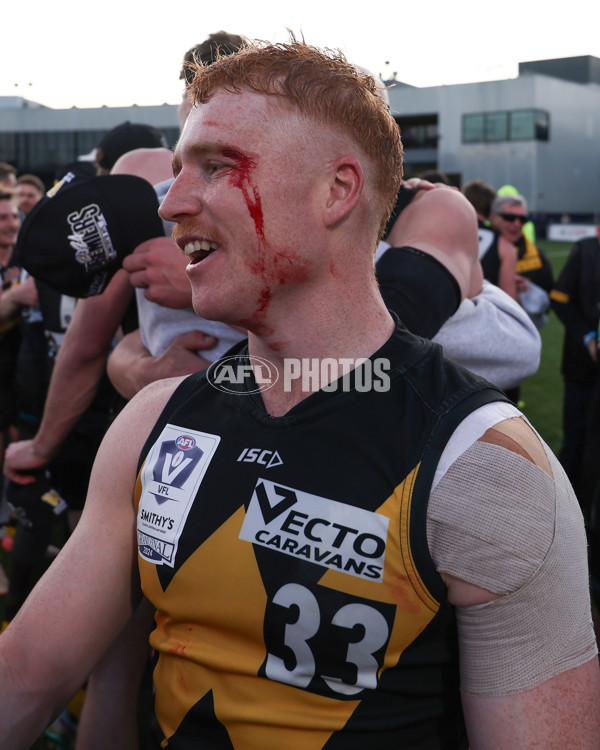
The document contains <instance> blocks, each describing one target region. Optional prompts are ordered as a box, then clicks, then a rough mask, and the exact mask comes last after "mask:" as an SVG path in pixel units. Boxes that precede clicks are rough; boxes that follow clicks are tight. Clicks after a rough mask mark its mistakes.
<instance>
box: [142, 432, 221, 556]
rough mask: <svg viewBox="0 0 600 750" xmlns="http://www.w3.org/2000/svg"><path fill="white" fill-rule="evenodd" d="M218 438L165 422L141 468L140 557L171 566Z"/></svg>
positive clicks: (217, 443)
mask: <svg viewBox="0 0 600 750" xmlns="http://www.w3.org/2000/svg"><path fill="white" fill-rule="evenodd" d="M220 440H221V438H220V437H219V436H218V435H210V434H207V433H205V432H197V431H196V430H188V429H184V428H182V427H177V425H172V424H168V425H166V426H165V428H164V429H163V431H162V432H161V434H160V437H159V438H158V440H157V441H156V442H155V443H154V445H153V446H152V449H151V450H150V453H149V454H148V456H147V458H146V461H145V463H144V467H143V469H142V472H141V482H142V494H141V497H140V503H139V507H138V515H137V538H138V551H139V554H140V557H142V558H143V559H144V560H147V561H148V562H150V563H154V564H156V565H169V566H170V567H173V566H174V563H175V555H176V554H177V545H178V543H179V537H180V536H181V533H182V531H183V527H184V526H185V521H186V519H187V516H188V513H189V511H190V508H191V507H192V503H193V502H194V498H195V497H196V492H197V491H198V487H199V486H200V484H201V482H202V479H203V478H204V474H205V473H206V469H207V468H208V465H209V464H210V462H211V460H212V458H213V455H214V453H215V451H216V449H217V446H218V445H219V441H220Z"/></svg>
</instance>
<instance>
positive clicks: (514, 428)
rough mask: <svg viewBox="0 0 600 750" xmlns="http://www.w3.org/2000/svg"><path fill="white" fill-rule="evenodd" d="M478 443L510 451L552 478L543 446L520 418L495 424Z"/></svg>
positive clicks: (529, 426)
mask: <svg viewBox="0 0 600 750" xmlns="http://www.w3.org/2000/svg"><path fill="white" fill-rule="evenodd" d="M479 442H482V443H489V444H491V445H497V446H500V447H501V448H504V449H506V450H509V451H512V452H513V453H516V454H518V455H520V456H522V457H523V458H525V459H527V460H528V461H530V462H531V463H532V464H535V465H536V466H537V467H538V468H540V469H542V470H543V471H545V472H546V473H547V474H549V475H550V476H552V470H551V468H550V463H549V461H548V457H547V455H546V451H545V449H544V446H543V444H542V442H541V440H540V438H539V436H538V434H537V433H536V432H535V430H534V429H533V428H532V427H531V425H530V424H529V423H528V422H527V421H526V420H525V419H524V418H523V417H520V416H516V417H512V418H510V419H505V420H503V421H502V422H499V423H497V424H495V425H494V426H493V427H491V428H490V429H488V430H486V432H485V433H484V434H483V435H482V436H481V437H480V438H479Z"/></svg>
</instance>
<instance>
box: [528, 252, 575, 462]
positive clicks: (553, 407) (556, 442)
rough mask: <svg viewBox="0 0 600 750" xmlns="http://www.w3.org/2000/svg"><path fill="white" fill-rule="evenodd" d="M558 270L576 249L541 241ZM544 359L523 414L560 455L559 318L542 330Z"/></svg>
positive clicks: (561, 331) (530, 384)
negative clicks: (572, 249) (570, 252)
mask: <svg viewBox="0 0 600 750" xmlns="http://www.w3.org/2000/svg"><path fill="white" fill-rule="evenodd" d="M538 244H539V246H540V247H541V248H543V250H544V251H545V252H546V253H547V255H548V257H549V258H550V261H551V263H552V266H553V268H554V277H555V278H556V277H557V276H558V274H559V273H560V271H561V269H562V267H563V265H564V263H565V260H566V259H567V255H568V254H569V250H570V249H571V247H572V245H571V243H568V242H548V241H544V240H540V241H538ZM541 334H542V358H541V362H540V367H539V370H538V371H537V373H536V374H535V375H534V376H533V377H531V378H529V380H527V381H525V383H523V386H522V388H521V398H522V400H523V401H524V402H525V406H524V407H523V411H524V412H525V414H526V416H527V418H528V419H529V420H530V421H531V423H532V424H533V426H534V427H535V428H536V429H537V430H538V432H539V433H540V435H541V436H542V437H543V438H544V440H545V441H546V442H547V443H548V445H549V446H550V447H551V448H552V450H553V451H554V452H555V453H557V452H558V449H559V447H560V442H561V437H562V430H561V411H562V399H563V383H562V378H561V375H560V356H561V351H562V341H563V335H564V329H563V326H562V324H561V323H560V322H559V320H558V318H557V317H556V315H554V314H552V313H551V314H550V317H549V320H548V325H547V326H546V327H545V328H544V329H543V330H542V332H541Z"/></svg>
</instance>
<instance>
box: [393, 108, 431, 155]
mask: <svg viewBox="0 0 600 750" xmlns="http://www.w3.org/2000/svg"><path fill="white" fill-rule="evenodd" d="M396 122H397V123H398V125H399V127H400V134H401V136H402V145H403V146H404V147H405V148H410V149H415V148H437V144H438V138H439V132H438V121H437V115H410V116H408V117H397V118H396Z"/></svg>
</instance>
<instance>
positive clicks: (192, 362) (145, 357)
mask: <svg viewBox="0 0 600 750" xmlns="http://www.w3.org/2000/svg"><path fill="white" fill-rule="evenodd" d="M216 345H217V339H216V338H215V337H214V336H209V335H208V334H206V333H203V332H202V331H190V332H188V333H183V334H181V335H180V336H178V337H177V338H176V339H173V341H172V342H171V344H170V346H169V347H168V348H167V349H166V350H165V351H164V352H163V353H162V354H161V355H160V356H159V357H153V356H152V355H151V354H150V352H149V351H148V350H147V349H146V347H145V346H144V344H143V342H142V337H141V335H140V332H139V330H136V331H132V332H131V333H129V334H127V336H124V337H123V338H122V339H121V341H120V342H119V344H118V345H117V346H116V347H115V349H114V351H113V352H112V354H111V356H110V359H109V360H108V375H109V377H110V379H111V382H112V384H113V385H114V387H115V388H116V389H117V391H118V392H119V393H120V394H121V395H122V396H123V397H124V398H127V399H130V398H133V396H135V394H136V393H137V392H138V391H140V390H141V389H142V388H143V387H144V386H146V385H148V383H152V382H154V381H155V380H162V379H163V378H171V377H177V376H181V375H190V374H191V373H192V372H197V371H198V370H204V369H205V368H206V367H209V366H210V364H211V363H210V362H209V361H208V360H206V359H203V358H202V357H199V356H198V354H197V352H198V351H202V350H204V349H212V348H213V347H214V346H216Z"/></svg>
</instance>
